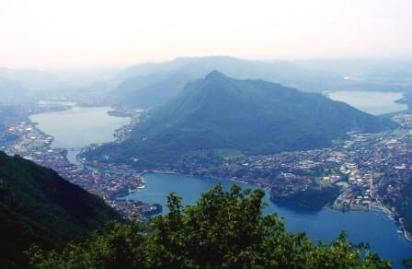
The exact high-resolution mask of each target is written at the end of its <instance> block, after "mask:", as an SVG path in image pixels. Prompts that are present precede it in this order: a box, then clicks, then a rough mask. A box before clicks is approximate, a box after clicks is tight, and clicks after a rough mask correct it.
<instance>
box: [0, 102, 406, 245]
mask: <svg viewBox="0 0 412 269" xmlns="http://www.w3.org/2000/svg"><path fill="white" fill-rule="evenodd" d="M58 109H67V108H66V107H56V106H49V107H47V106H44V105H43V106H42V107H41V108H32V109H30V110H28V111H29V112H28V113H27V114H32V113H38V112H45V111H55V110H58ZM141 112H142V111H140V110H136V111H126V110H121V109H118V110H117V111H115V112H112V113H113V114H114V115H116V114H117V116H129V117H131V118H132V120H131V123H130V124H129V125H126V126H124V127H122V128H120V129H118V130H117V131H116V133H115V137H116V139H117V140H116V141H117V142H118V141H121V140H123V139H125V138H126V137H127V136H128V134H129V133H130V132H131V130H132V129H133V126H134V125H135V124H137V123H138V121H139V120H138V119H139V115H140V114H141ZM393 120H394V121H396V122H397V123H398V124H399V126H400V127H399V128H397V129H396V130H394V131H390V132H385V133H378V134H361V133H350V134H348V137H347V138H346V139H344V140H340V141H335V142H334V144H333V145H332V146H331V147H329V148H323V149H317V150H308V151H299V152H284V153H279V154H273V155H264V156H243V155H238V154H237V155H234V156H227V157H225V158H223V160H222V161H221V162H220V164H219V165H216V166H207V167H205V166H202V165H201V164H194V165H191V166H190V165H187V164H186V165H185V166H184V169H183V168H180V166H179V165H176V166H174V167H162V168H159V169H157V170H156V171H155V172H172V173H181V174H183V173H184V174H189V175H196V176H203V177H216V178H228V179H231V180H233V181H238V182H245V183H249V184H253V185H257V186H259V187H262V188H265V189H267V190H272V193H274V196H276V197H274V198H279V197H280V198H285V199H287V198H288V197H294V195H295V194H300V193H304V192H307V191H308V190H322V189H327V188H329V187H330V186H334V187H337V188H338V189H339V192H337V193H336V195H335V196H333V200H332V201H330V203H328V204H330V206H331V207H333V208H335V209H337V210H379V211H383V212H385V213H387V214H388V215H389V216H390V217H391V218H394V219H395V220H396V221H398V222H399V224H400V227H401V229H403V230H402V232H403V233H404V235H405V237H406V238H407V239H409V240H411V239H412V234H411V233H409V232H408V231H407V228H410V227H411V225H410V224H409V223H408V221H409V222H411V220H410V219H409V220H407V219H405V214H406V213H405V212H404V210H405V209H404V207H405V203H401V201H402V197H403V192H404V191H405V190H406V188H405V186H406V185H407V184H410V183H411V180H412V114H410V113H409V112H402V113H398V114H395V115H394V116H393ZM2 136H3V137H13V139H10V140H7V139H3V140H0V141H1V143H0V150H2V151H5V152H6V153H7V154H9V155H20V156H21V157H23V158H25V159H28V160H33V161H35V162H36V163H39V164H41V165H43V166H46V167H49V168H52V169H54V170H55V171H57V172H58V173H59V174H60V175H61V176H63V177H64V178H66V179H67V180H69V181H70V182H72V183H75V184H77V185H79V186H81V187H83V188H84V189H86V190H88V191H90V192H91V193H94V194H96V195H98V196H100V197H101V198H102V199H104V200H105V201H106V202H107V203H108V204H109V205H111V206H112V207H114V208H116V209H118V210H120V211H121V212H123V213H124V214H125V216H126V217H127V218H129V219H134V218H144V217H148V216H150V215H151V214H156V213H159V212H160V211H161V208H159V205H156V204H146V203H143V202H136V201H127V200H125V199H122V198H121V197H124V196H125V195H127V194H128V193H129V192H132V191H134V190H136V189H139V188H144V187H145V182H144V177H143V172H147V171H136V170H135V169H134V168H133V167H131V166H129V165H125V164H115V163H109V164H108V163H104V164H99V163H98V162H96V161H93V162H89V161H88V160H87V159H84V158H83V157H82V155H81V154H79V155H77V160H76V163H73V162H70V161H69V160H68V158H67V155H68V153H69V152H70V151H76V152H81V151H82V150H86V149H88V148H93V147H96V146H98V145H90V146H89V147H88V148H85V149H62V148H54V147H53V146H52V143H53V139H54V138H53V137H52V136H50V135H48V134H45V133H43V132H42V131H41V130H39V129H38V128H37V126H36V125H35V124H34V123H33V122H31V121H30V120H29V119H28V118H24V117H23V118H19V120H16V121H10V122H8V126H6V129H5V130H4V131H3V132H2ZM116 141H115V143H116ZM152 172H154V171H152ZM274 200H275V201H276V199H274ZM406 206H409V205H406ZM409 231H410V229H409Z"/></svg>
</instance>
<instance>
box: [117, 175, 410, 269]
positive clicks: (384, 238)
mask: <svg viewBox="0 0 412 269" xmlns="http://www.w3.org/2000/svg"><path fill="white" fill-rule="evenodd" d="M145 180H146V188H145V189H139V190H137V191H136V192H134V193H131V194H129V195H128V196H126V197H125V198H127V199H133V200H140V201H144V202H148V203H160V204H162V205H163V208H164V210H165V209H166V201H167V200H166V196H167V194H169V193H171V192H176V193H177V194H179V195H180V196H182V197H183V203H184V204H186V205H187V204H192V203H194V202H195V201H196V200H197V199H198V198H199V197H200V195H201V193H202V192H205V191H207V190H208V189H209V188H210V187H211V186H212V185H213V184H216V183H217V182H221V183H222V184H223V186H224V187H225V188H229V187H230V185H231V184H232V182H231V181H217V180H212V179H200V178H196V177H185V176H178V175H167V174H147V175H145ZM244 187H250V188H252V186H248V185H244ZM265 199H266V203H267V204H268V207H267V208H266V209H265V213H277V215H278V216H280V217H282V218H284V219H285V223H286V227H287V229H288V230H289V231H292V232H305V233H306V234H307V235H308V236H309V238H311V239H312V240H322V241H330V240H333V239H335V238H336V237H337V236H338V235H339V233H340V232H341V231H342V230H345V231H346V232H347V234H348V237H349V240H350V241H352V242H354V243H359V242H365V243H369V244H370V246H371V248H372V250H374V251H376V252H377V253H379V255H380V256H381V257H384V258H387V259H391V260H392V261H393V263H394V268H402V266H401V261H402V259H404V258H407V257H412V243H411V242H408V241H407V240H405V239H404V238H403V236H402V235H401V234H399V233H397V230H398V227H397V226H396V225H395V223H394V222H393V221H392V220H390V219H389V218H388V217H387V216H386V215H384V214H381V213H377V212H360V211H358V212H355V211H351V212H345V213H343V212H340V211H335V210H331V209H328V208H325V209H322V210H321V211H319V212H316V213H314V212H305V211H295V210H292V209H289V208H284V207H279V206H276V205H275V204H273V203H272V202H270V201H269V197H268V195H266V197H265ZM165 211H166V212H167V209H166V210H165Z"/></svg>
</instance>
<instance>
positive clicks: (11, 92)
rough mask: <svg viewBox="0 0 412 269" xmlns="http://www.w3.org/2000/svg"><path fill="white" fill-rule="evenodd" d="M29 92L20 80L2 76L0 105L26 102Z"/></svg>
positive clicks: (0, 81)
mask: <svg viewBox="0 0 412 269" xmlns="http://www.w3.org/2000/svg"><path fill="white" fill-rule="evenodd" d="M27 94H28V91H27V89H26V88H24V87H23V86H21V85H20V84H19V83H18V82H16V81H13V80H10V79H7V78H2V77H0V105H4V104H12V103H22V102H26V101H27V100H28V98H27Z"/></svg>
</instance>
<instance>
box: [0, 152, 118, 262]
mask: <svg viewBox="0 0 412 269" xmlns="http://www.w3.org/2000/svg"><path fill="white" fill-rule="evenodd" d="M113 219H119V216H118V214H117V213H116V212H115V211H114V210H113V209H112V208H110V207H108V206H107V205H106V204H105V203H104V202H103V200H101V199H100V198H98V197H96V196H94V195H92V194H90V193H88V192H86V191H84V190H83V189H81V188H80V187H78V186H76V185H73V184H71V183H69V182H68V181H66V180H64V179H63V178H61V177H60V176H59V175H58V174H57V173H56V172H54V171H53V170H50V169H47V168H44V167H41V166H39V165H37V164H35V163H33V162H31V161H28V160H24V159H23V158H21V157H19V156H14V157H9V156H7V155H6V154H4V153H3V152H0V235H1V236H0V237H1V241H0V264H1V265H2V266H1V267H2V268H15V267H24V264H25V262H26V261H25V258H24V255H23V251H24V250H26V249H27V248H29V247H30V245H31V244H33V243H35V244H37V245H39V246H41V247H43V248H46V249H50V248H52V247H61V246H62V245H63V244H64V243H66V242H68V241H71V240H75V239H80V238H82V237H83V236H85V235H86V234H87V233H89V232H91V231H93V230H95V229H98V228H101V227H102V226H103V225H104V223H105V222H107V221H109V220H113Z"/></svg>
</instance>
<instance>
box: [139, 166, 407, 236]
mask: <svg viewBox="0 0 412 269" xmlns="http://www.w3.org/2000/svg"><path fill="white" fill-rule="evenodd" d="M145 174H163V175H176V176H182V177H196V178H199V179H200V180H206V179H212V180H217V181H231V182H235V183H240V184H244V185H250V186H253V187H257V188H261V189H263V190H265V191H268V190H269V189H268V187H262V186H259V185H256V184H252V183H248V182H244V181H241V180H236V179H232V178H219V177H211V176H209V177H204V176H196V175H190V174H181V173H178V172H175V171H160V170H151V171H144V172H142V173H141V174H139V175H140V176H142V177H144V175H145ZM269 200H270V202H272V203H274V204H276V203H275V202H273V201H272V200H271V199H269ZM276 205H277V204H276ZM325 207H328V208H330V209H332V210H335V211H340V212H345V211H359V212H368V211H371V212H377V213H380V214H383V215H385V217H387V218H388V219H389V220H391V221H392V222H394V224H395V225H396V226H397V227H398V228H399V229H400V230H401V231H402V234H403V237H404V239H405V240H406V241H408V242H411V243H412V232H408V231H407V230H406V229H405V227H404V225H403V223H402V221H401V220H400V219H401V218H396V217H395V214H394V213H393V212H392V211H391V210H389V209H388V208H386V207H383V206H381V207H379V208H372V209H370V208H369V209H357V210H354V209H348V210H342V209H338V208H334V207H333V205H331V206H328V205H326V206H324V207H323V208H325Z"/></svg>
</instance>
